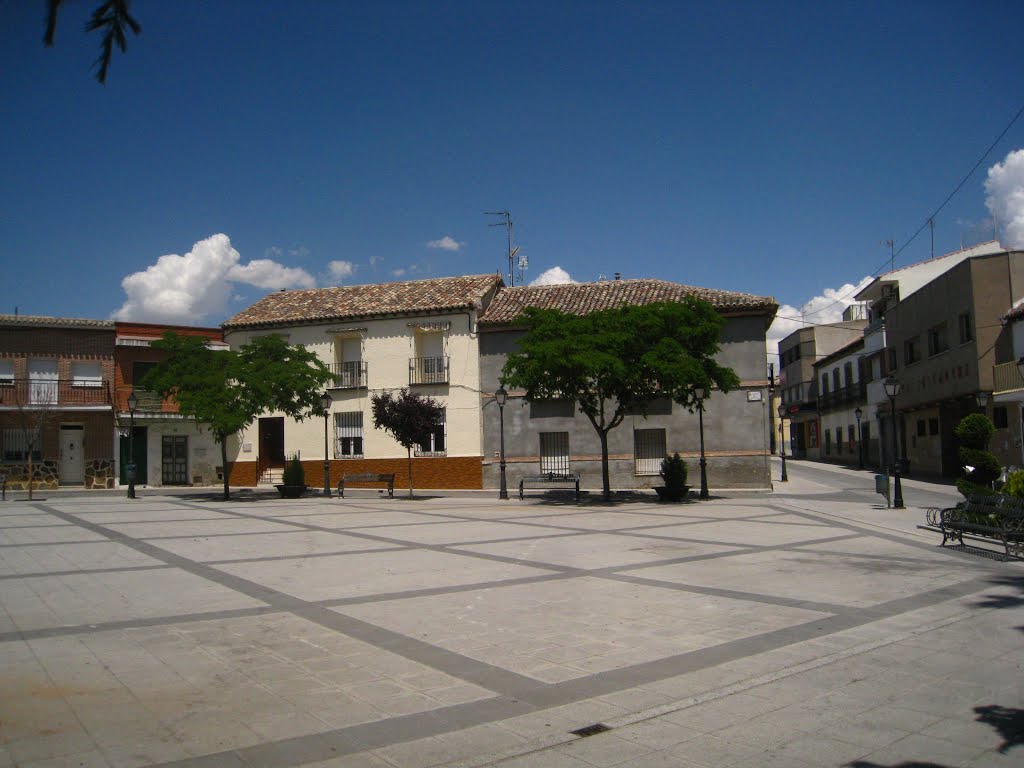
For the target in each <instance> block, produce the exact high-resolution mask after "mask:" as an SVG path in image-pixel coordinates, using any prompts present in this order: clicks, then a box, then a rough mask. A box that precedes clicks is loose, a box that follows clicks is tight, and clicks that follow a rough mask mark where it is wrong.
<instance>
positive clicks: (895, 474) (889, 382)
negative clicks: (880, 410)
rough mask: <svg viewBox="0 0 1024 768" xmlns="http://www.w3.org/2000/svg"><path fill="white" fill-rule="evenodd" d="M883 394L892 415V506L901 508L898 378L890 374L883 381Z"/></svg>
mask: <svg viewBox="0 0 1024 768" xmlns="http://www.w3.org/2000/svg"><path fill="white" fill-rule="evenodd" d="M883 384H884V386H885V394H886V395H888V396H889V413H890V414H891V416H892V506H893V509H903V486H901V485H900V460H899V457H898V456H897V455H896V395H898V394H899V393H900V388H901V387H902V384H900V380H899V379H897V378H896V377H895V376H890V377H889V378H887V379H886V380H885V381H884V382H883Z"/></svg>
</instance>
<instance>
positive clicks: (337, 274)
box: [327, 261, 356, 281]
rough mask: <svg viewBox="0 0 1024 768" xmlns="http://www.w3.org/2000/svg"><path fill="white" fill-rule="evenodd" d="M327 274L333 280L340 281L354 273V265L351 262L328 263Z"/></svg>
mask: <svg viewBox="0 0 1024 768" xmlns="http://www.w3.org/2000/svg"><path fill="white" fill-rule="evenodd" d="M327 273H328V274H329V275H330V276H331V278H332V279H333V280H335V281H341V280H344V279H345V278H346V277H352V275H354V274H355V273H356V265H355V264H353V263H352V262H351V261H329V262H327Z"/></svg>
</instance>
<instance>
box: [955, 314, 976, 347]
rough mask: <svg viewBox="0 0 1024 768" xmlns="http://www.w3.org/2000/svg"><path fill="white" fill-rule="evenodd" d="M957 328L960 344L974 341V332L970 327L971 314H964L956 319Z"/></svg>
mask: <svg viewBox="0 0 1024 768" xmlns="http://www.w3.org/2000/svg"><path fill="white" fill-rule="evenodd" d="M956 324H957V326H958V327H959V328H960V343H961V344H966V343H967V342H968V341H974V330H973V328H972V327H971V313H970V312H964V313H962V314H961V315H960V316H959V317H957V323H956Z"/></svg>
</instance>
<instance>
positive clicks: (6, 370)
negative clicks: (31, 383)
mask: <svg viewBox="0 0 1024 768" xmlns="http://www.w3.org/2000/svg"><path fill="white" fill-rule="evenodd" d="M13 386H14V361H13V360H0V387H13Z"/></svg>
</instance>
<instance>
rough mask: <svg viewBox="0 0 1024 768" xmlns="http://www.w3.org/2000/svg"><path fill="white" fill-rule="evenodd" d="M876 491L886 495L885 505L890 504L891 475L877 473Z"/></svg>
mask: <svg viewBox="0 0 1024 768" xmlns="http://www.w3.org/2000/svg"><path fill="white" fill-rule="evenodd" d="M875 493H880V494H881V495H882V496H885V506H889V476H888V475H875Z"/></svg>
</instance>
